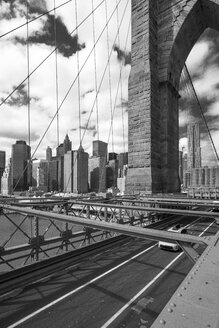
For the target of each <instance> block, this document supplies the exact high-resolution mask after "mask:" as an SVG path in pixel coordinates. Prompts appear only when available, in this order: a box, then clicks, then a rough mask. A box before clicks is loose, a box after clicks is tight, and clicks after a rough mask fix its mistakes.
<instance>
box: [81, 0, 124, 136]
mask: <svg viewBox="0 0 219 328" xmlns="http://www.w3.org/2000/svg"><path fill="white" fill-rule="evenodd" d="M119 3H121V0H119ZM128 3H129V0H127V3H126V6H125V10H124V12H123V16H122V19H121V21H120V26H121V25H122V22H123V19H124V16H125V13H126V10H127V6H128ZM115 10H116V8H115V9H114V11H113V12H112V14H111V16H110V18H109V20H108V22H109V21H110V20H111V18H112V16H113V14H114V12H115ZM105 28H106V25H105V27H104V29H103V31H102V32H101V34H100V36H101V35H102V34H103V32H104V30H105ZM117 35H118V31H117V34H116V37H115V40H114V42H113V44H114V43H115V42H116V39H117ZM100 36H99V37H98V40H99V39H100ZM98 40H97V41H98ZM97 41H96V43H97ZM112 52H113V48H111V51H110V54H109V58H108V60H107V63H106V66H105V68H104V72H103V74H102V77H101V80H100V83H99V87H98V90H97V94H98V93H99V92H100V88H101V86H102V84H103V80H104V77H105V74H106V71H107V67H108V63H109V61H110V58H111V55H112ZM95 101H96V98H95V99H94V102H93V105H92V107H91V110H90V113H89V117H88V119H87V123H86V128H85V129H84V132H83V136H82V139H83V138H84V136H85V133H86V130H87V127H88V124H89V122H90V118H91V115H92V113H93V110H94V106H95Z"/></svg>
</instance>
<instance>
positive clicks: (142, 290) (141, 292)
mask: <svg viewBox="0 0 219 328" xmlns="http://www.w3.org/2000/svg"><path fill="white" fill-rule="evenodd" d="M213 223H214V222H211V223H210V224H209V225H208V226H207V227H206V228H205V230H204V231H202V232H201V233H200V234H199V237H201V236H202V235H203V234H204V233H205V232H206V231H207V230H208V229H209V228H210V227H211V226H212V225H213ZM183 254H184V253H180V254H179V255H178V256H177V257H175V259H173V260H172V261H171V262H170V263H169V264H168V265H167V266H166V267H165V268H164V269H163V270H162V271H161V272H160V273H158V274H157V275H156V276H155V277H154V278H153V279H152V280H151V281H150V282H149V283H148V284H147V285H146V286H145V287H144V288H142V289H141V290H140V291H139V292H138V293H137V294H136V295H135V296H134V297H133V298H132V299H131V300H129V302H128V303H126V304H125V305H124V306H123V307H122V308H121V309H120V310H119V311H117V312H116V313H115V314H114V315H113V316H112V317H111V318H110V319H109V320H108V321H107V322H106V323H105V324H104V325H103V326H101V327H100V328H107V327H108V326H109V325H110V324H111V323H112V322H113V321H114V320H115V319H117V318H118V317H119V316H120V314H122V312H124V311H125V310H126V309H127V308H128V307H129V306H130V305H131V304H132V303H133V302H134V301H135V300H136V299H137V298H138V297H139V296H141V295H142V294H143V293H144V292H145V291H146V290H147V289H148V288H149V287H150V286H151V285H153V283H155V282H156V281H157V280H158V279H159V278H160V277H161V276H162V275H163V274H164V273H165V272H166V271H167V270H168V269H169V268H170V267H171V266H172V265H173V264H174V263H175V262H176V261H177V260H178V259H179V258H180V257H181V256H182V255H183Z"/></svg>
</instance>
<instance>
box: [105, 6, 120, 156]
mask: <svg viewBox="0 0 219 328" xmlns="http://www.w3.org/2000/svg"><path fill="white" fill-rule="evenodd" d="M117 7H118V6H117ZM117 7H116V8H117ZM105 16H106V35H107V55H108V58H109V55H110V50H109V26H108V9H107V0H105ZM108 72H109V100H110V114H111V125H112V152H114V136H113V122H112V120H113V107H112V88H111V68H110V61H108Z"/></svg>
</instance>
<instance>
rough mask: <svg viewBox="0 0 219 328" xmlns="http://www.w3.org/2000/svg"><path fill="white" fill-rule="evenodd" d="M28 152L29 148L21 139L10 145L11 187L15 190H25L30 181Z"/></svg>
mask: <svg viewBox="0 0 219 328" xmlns="http://www.w3.org/2000/svg"><path fill="white" fill-rule="evenodd" d="M30 152H31V148H30V146H28V145H27V144H26V142H25V141H23V140H18V141H16V144H14V145H12V154H11V177H12V187H13V190H15V191H23V190H27V189H28V187H29V185H30V183H31V181H30V176H31V175H30V170H31V167H30Z"/></svg>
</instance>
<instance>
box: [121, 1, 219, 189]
mask: <svg viewBox="0 0 219 328" xmlns="http://www.w3.org/2000/svg"><path fill="white" fill-rule="evenodd" d="M207 27H210V28H212V29H215V30H219V0H132V65H131V73H130V77H129V132H128V136H129V170H128V176H127V182H126V192H127V193H133V192H134V193H137V192H143V193H144V192H149V193H152V192H154V193H157V192H176V191H178V190H179V179H178V100H179V97H180V96H179V92H178V90H179V81H180V76H181V71H182V68H183V66H184V63H185V61H186V58H187V56H188V54H189V52H190V51H191V49H192V47H193V46H194V44H195V42H196V41H197V40H198V38H199V36H200V35H201V34H202V32H203V31H204V30H205V29H206V28H207Z"/></svg>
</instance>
